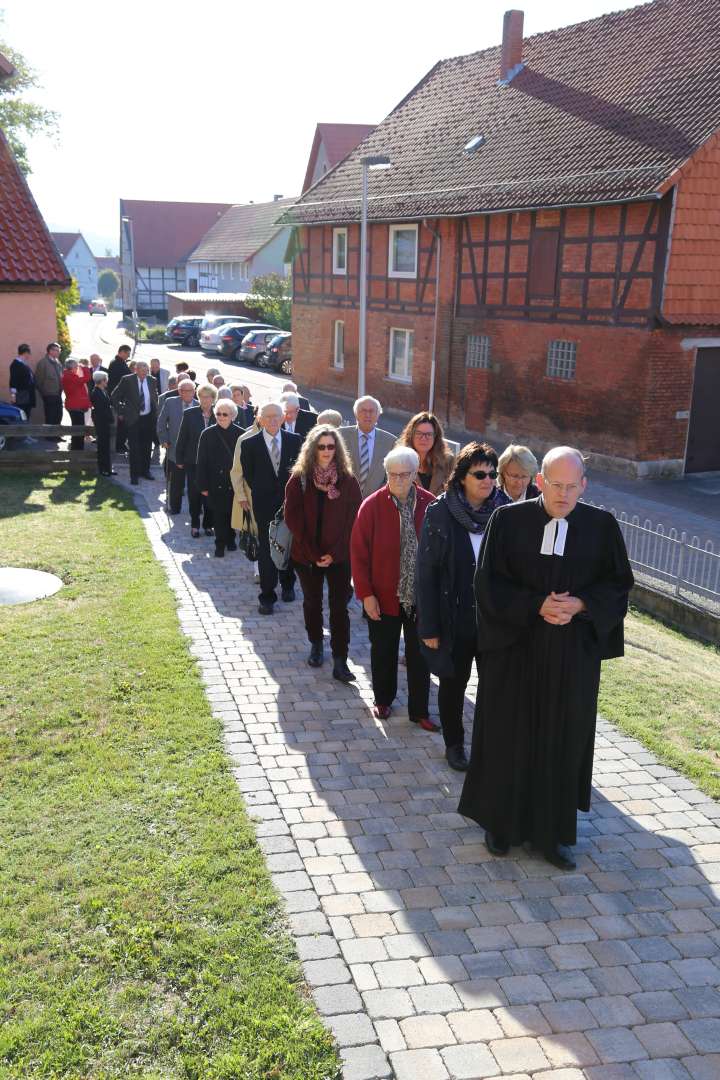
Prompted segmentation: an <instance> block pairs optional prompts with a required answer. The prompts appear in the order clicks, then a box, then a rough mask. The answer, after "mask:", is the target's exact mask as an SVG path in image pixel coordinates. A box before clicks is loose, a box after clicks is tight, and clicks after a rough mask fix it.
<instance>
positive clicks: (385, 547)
mask: <svg viewBox="0 0 720 1080" xmlns="http://www.w3.org/2000/svg"><path fill="white" fill-rule="evenodd" d="M432 502H435V496H434V495H433V494H432V493H431V492H429V491H425V489H424V488H421V487H418V485H417V484H416V485H415V532H416V533H417V535H418V539H419V538H420V530H421V529H422V523H423V518H424V517H425V511H426V510H427V508H428V506H429V505H430V503H432ZM350 558H351V562H352V576H353V582H354V584H355V592H356V594H357V597H358V599H359V600H364V599H365V597H366V596H376V597H377V599H378V602H379V604H380V611H381V612H382V614H383V615H399V614H400V602H399V601H398V598H397V590H398V582H399V580H400V514H399V513H398V508H397V506H396V505H395V503H394V502H393V498H392V495H391V494H390V489H389V487H388V486H387V484H385V486H384V487H381V488H380V490H379V491H376V492H374V494H372V495H369V496H368V497H367V499H366V500H365V502H364V503H363V504H362V506H361V507H360V510H359V512H358V516H357V517H356V518H355V525H354V526H353V531H352V537H351V540H350Z"/></svg>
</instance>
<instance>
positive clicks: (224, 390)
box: [216, 386, 234, 404]
mask: <svg viewBox="0 0 720 1080" xmlns="http://www.w3.org/2000/svg"><path fill="white" fill-rule="evenodd" d="M221 398H222V399H223V400H224V399H225V398H230V400H231V401H232V390H231V389H230V387H229V386H221V387H220V388H219V390H218V396H217V399H216V400H217V401H220V399H221ZM233 404H234V402H233Z"/></svg>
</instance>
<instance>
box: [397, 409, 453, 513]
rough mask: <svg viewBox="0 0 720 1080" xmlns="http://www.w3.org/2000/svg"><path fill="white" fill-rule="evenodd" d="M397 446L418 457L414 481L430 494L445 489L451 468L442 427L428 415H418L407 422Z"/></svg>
mask: <svg viewBox="0 0 720 1080" xmlns="http://www.w3.org/2000/svg"><path fill="white" fill-rule="evenodd" d="M397 446H409V447H410V448H411V449H412V450H414V451H415V453H416V454H417V456H418V457H419V458H420V467H419V468H418V473H417V482H418V484H420V486H421V487H424V488H425V490H426V491H429V492H431V493H432V494H433V495H440V493H441V492H443V491H444V490H445V485H446V483H447V480H448V477H449V475H450V473H451V471H452V467H453V460H454V459H453V454H452V451H451V450H450V447H449V446H448V445H447V443H446V442H445V437H444V435H443V429H442V424H441V423H440V421H439V420H438V418H437V417H436V416H435V415H434V414H433V413H431V412H419V413H416V414H415V416H413V417H412V419H411V420H408V422H407V424H406V425H405V427H404V428H403V430H402V432H401V434H400V437H399V438H398V441H397Z"/></svg>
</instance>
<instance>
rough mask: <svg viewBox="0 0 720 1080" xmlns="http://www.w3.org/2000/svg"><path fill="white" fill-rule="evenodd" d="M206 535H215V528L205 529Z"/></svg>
mask: <svg viewBox="0 0 720 1080" xmlns="http://www.w3.org/2000/svg"><path fill="white" fill-rule="evenodd" d="M205 535H206V536H214V535H215V530H214V529H205Z"/></svg>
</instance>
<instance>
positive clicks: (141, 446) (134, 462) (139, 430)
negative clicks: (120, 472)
mask: <svg viewBox="0 0 720 1080" xmlns="http://www.w3.org/2000/svg"><path fill="white" fill-rule="evenodd" d="M153 427H154V423H153V415H152V413H148V414H147V416H139V417H138V419H137V423H135V424H130V425H129V426H128V427H126V431H127V440H128V456H129V458H130V479H131V480H137V478H138V477H139V476H147V474H148V473H149V472H150V458H151V457H152V433H153Z"/></svg>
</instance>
